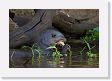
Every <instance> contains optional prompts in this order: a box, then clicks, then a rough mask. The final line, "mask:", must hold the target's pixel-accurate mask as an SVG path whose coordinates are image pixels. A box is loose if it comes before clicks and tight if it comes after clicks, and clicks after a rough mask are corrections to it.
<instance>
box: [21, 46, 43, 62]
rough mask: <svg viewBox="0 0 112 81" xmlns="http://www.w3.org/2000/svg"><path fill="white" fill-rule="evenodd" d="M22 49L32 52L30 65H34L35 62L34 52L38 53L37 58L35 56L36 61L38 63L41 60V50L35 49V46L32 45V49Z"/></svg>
mask: <svg viewBox="0 0 112 81" xmlns="http://www.w3.org/2000/svg"><path fill="white" fill-rule="evenodd" d="M22 48H23V49H30V50H31V51H32V64H34V62H35V60H34V58H35V52H34V51H36V52H37V53H38V56H37V61H38V62H40V60H41V52H42V51H41V49H40V48H39V47H37V46H36V45H35V44H33V45H32V47H30V46H23V47H22Z"/></svg>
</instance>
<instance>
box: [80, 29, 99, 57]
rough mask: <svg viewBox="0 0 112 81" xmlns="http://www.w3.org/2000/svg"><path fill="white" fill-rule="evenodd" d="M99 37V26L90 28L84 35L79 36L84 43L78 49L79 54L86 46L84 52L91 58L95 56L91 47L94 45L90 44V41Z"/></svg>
mask: <svg viewBox="0 0 112 81" xmlns="http://www.w3.org/2000/svg"><path fill="white" fill-rule="evenodd" d="M97 39H99V28H98V27H97V28H94V29H92V30H89V31H88V32H87V34H86V36H84V37H81V40H82V41H83V42H84V43H85V44H86V46H85V47H84V48H83V49H82V50H81V51H80V54H81V56H82V52H83V51H84V50H85V48H86V47H87V48H88V51H87V52H86V54H87V55H88V57H89V58H93V57H95V58H96V57H97V54H95V53H94V52H93V51H92V49H93V48H94V47H95V46H92V47H91V46H90V43H89V42H90V41H95V40H97Z"/></svg>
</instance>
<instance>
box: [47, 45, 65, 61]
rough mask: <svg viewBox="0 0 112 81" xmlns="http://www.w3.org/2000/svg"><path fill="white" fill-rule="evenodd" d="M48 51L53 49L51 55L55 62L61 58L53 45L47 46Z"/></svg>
mask: <svg viewBox="0 0 112 81" xmlns="http://www.w3.org/2000/svg"><path fill="white" fill-rule="evenodd" d="M49 48H50V49H54V51H53V53H52V57H53V59H54V60H55V61H59V60H60V57H61V56H63V55H62V54H61V53H60V51H58V49H57V48H56V46H55V45H51V46H49Z"/></svg>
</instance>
